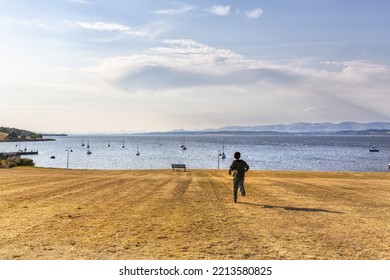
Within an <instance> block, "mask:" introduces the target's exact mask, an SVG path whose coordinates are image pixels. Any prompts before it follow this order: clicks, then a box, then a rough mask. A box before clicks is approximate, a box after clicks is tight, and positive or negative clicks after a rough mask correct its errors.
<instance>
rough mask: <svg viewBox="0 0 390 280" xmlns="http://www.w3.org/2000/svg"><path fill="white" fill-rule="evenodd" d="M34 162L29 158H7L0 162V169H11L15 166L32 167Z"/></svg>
mask: <svg viewBox="0 0 390 280" xmlns="http://www.w3.org/2000/svg"><path fill="white" fill-rule="evenodd" d="M34 165H35V164H34V161H33V160H32V159H30V158H17V157H13V158H8V159H3V160H0V168H12V167H16V166H34Z"/></svg>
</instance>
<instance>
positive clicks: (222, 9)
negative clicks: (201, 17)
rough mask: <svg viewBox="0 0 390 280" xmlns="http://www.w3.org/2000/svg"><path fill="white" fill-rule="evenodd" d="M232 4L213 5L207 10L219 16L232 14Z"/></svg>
mask: <svg viewBox="0 0 390 280" xmlns="http://www.w3.org/2000/svg"><path fill="white" fill-rule="evenodd" d="M230 10H231V8H230V6H217V5H215V6H212V7H210V8H209V9H207V10H206V11H207V12H209V13H212V14H214V15H217V16H227V15H229V14H230Z"/></svg>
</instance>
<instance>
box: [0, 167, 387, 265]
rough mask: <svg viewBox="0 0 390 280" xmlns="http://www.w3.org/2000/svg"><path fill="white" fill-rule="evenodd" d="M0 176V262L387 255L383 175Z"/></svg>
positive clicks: (10, 172)
mask: <svg viewBox="0 0 390 280" xmlns="http://www.w3.org/2000/svg"><path fill="white" fill-rule="evenodd" d="M231 188H232V180H231V177H230V176H228V175H227V171H226V170H189V171H187V172H176V171H175V172H173V171H172V170H139V171H134V170H126V171H91V170H63V169H43V168H14V169H3V170H0V259H4V260H5V259H61V260H64V259H76V260H79V259H98V260H101V259H128V260H139V259H160V260H167V259H178V260H187V259H209V260H215V259H219V260H224V259H233V260H234V259H254V260H256V259H274V260H284V259H299V260H306V259H344V260H345V259H360V260H363V259H387V260H388V259H390V211H389V210H390V173H337V172H330V173H329V172H328V173H326V172H282V171H274V172H272V171H249V172H248V174H247V179H246V189H247V196H246V197H239V202H238V203H233V202H232V190H231Z"/></svg>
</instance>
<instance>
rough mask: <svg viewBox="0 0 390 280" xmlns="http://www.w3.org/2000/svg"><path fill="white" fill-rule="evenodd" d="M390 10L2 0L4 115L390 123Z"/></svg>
mask: <svg viewBox="0 0 390 280" xmlns="http://www.w3.org/2000/svg"><path fill="white" fill-rule="evenodd" d="M389 13H390V1H387V0H373V1H368V0H366V1H363V0H356V1H350V0H348V1H347V0H285V1H282V0H272V1H271V0H263V1H261V0H251V1H250V0H240V1H238V0H235V1H223V0H218V1H168V0H165V1H151V0H146V1H145V0H142V1H125V0H113V1H102V0H101V1H92V0H50V1H49V0H47V1H43V0H31V1H22V0H0V42H1V44H0V61H1V63H0V100H1V102H0V111H1V112H2V113H1V122H0V125H1V126H10V127H19V128H24V129H30V130H34V131H44V132H46V131H47V132H69V133H72V132H74V133H82V132H121V131H122V132H123V131H168V130H172V129H178V128H184V129H203V128H218V127H222V126H227V125H261V124H278V123H285V124H287V123H293V122H299V121H307V122H342V121H358V122H371V121H390V110H389V109H388V108H389V105H388V104H390V94H389V88H390V55H389V51H388V50H389V49H390V43H389V40H390V37H389V36H388V28H389V27H390V17H389V16H388V15H389Z"/></svg>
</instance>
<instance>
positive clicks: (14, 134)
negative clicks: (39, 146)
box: [0, 127, 43, 141]
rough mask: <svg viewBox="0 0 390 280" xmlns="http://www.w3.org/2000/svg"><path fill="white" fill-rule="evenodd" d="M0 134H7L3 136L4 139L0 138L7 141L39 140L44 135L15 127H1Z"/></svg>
mask: <svg viewBox="0 0 390 280" xmlns="http://www.w3.org/2000/svg"><path fill="white" fill-rule="evenodd" d="M0 134H2V135H5V134H6V136H3V139H0V140H6V141H25V140H37V139H42V137H43V136H42V134H38V133H35V132H32V131H28V130H24V129H19V128H14V127H13V128H10V127H0Z"/></svg>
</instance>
